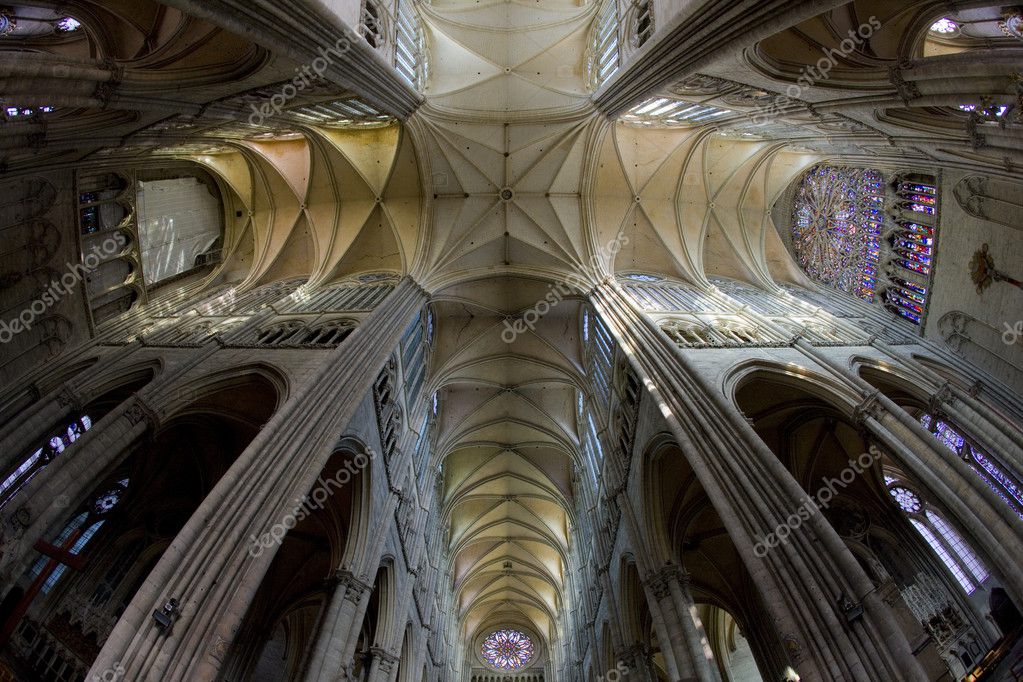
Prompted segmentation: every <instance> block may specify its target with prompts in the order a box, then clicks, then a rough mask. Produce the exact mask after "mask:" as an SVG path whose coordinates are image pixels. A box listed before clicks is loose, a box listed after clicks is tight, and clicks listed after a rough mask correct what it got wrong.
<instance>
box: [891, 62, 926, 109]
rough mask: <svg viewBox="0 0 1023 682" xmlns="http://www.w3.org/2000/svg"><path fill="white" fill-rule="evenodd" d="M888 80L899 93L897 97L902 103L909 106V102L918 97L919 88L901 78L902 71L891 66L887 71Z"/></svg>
mask: <svg viewBox="0 0 1023 682" xmlns="http://www.w3.org/2000/svg"><path fill="white" fill-rule="evenodd" d="M888 79H889V80H890V81H891V83H892V85H894V86H895V89H896V90H897V91H898V93H899V97H900V98H902V101H903V102H905V103H907V104H909V101H910V100H913V99H916V98H917V97H919V96H920V88H918V87H917V86H916V83H913V82H910V81H907V80H906V79H905V78H903V76H902V69H901V68H899V67H897V66H893V67H890V68H889V69H888Z"/></svg>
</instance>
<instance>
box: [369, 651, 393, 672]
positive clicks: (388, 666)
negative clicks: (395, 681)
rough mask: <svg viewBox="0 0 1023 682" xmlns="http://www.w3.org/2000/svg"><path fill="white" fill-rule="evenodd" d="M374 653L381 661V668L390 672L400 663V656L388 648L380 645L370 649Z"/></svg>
mask: <svg viewBox="0 0 1023 682" xmlns="http://www.w3.org/2000/svg"><path fill="white" fill-rule="evenodd" d="M369 652H370V653H371V654H372V655H373V658H374V659H376V660H377V661H379V662H380V663H379V667H380V670H381V671H383V672H385V673H389V672H391V671H392V670H394V668H395V666H397V665H398V656H397V655H396V654H393V653H391V652H390V651H388V650H387V649H381V648H380V647H373V648H371V649H370V650H369Z"/></svg>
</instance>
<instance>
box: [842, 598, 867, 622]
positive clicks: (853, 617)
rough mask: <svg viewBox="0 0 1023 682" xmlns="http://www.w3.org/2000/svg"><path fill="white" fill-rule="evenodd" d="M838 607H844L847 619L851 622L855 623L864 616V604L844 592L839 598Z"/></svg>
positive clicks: (843, 611) (843, 610)
mask: <svg viewBox="0 0 1023 682" xmlns="http://www.w3.org/2000/svg"><path fill="white" fill-rule="evenodd" d="M838 608H840V609H842V613H844V614H845V620H846V621H847V622H849V623H854V622H856V621H858V620H859V619H860V618H862V617H863V606H862V605H861V604H857V603H855V602H854V601H853V600H852V599H850V598H849V597H848V596H846V595H844V594H843V595H841V596H840V597H839V598H838Z"/></svg>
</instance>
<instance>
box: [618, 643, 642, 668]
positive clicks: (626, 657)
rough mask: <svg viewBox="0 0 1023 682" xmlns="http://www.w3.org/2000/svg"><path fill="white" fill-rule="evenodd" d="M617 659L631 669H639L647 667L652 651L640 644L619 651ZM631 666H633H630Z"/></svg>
mask: <svg viewBox="0 0 1023 682" xmlns="http://www.w3.org/2000/svg"><path fill="white" fill-rule="evenodd" d="M615 658H616V659H618V660H619V661H621V662H622V663H624V664H625V665H627V666H628V667H629V668H630V669H633V670H635V669H638V668H639V667H640V665H641V664H642V665H645V664H646V662H647V661H648V660H649V658H650V649H649V648H648V647H647V646H646V645H645V644H640V643H639V642H637V643H635V644H633V645H631V646H627V647H624V648H622V649H619V650H617V651H616V652H615ZM630 664H631V665H630Z"/></svg>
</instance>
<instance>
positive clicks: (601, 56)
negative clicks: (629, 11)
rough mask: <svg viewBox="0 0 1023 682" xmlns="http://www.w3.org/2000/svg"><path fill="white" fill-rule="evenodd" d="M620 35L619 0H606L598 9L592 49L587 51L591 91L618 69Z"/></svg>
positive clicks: (591, 41)
mask: <svg viewBox="0 0 1023 682" xmlns="http://www.w3.org/2000/svg"><path fill="white" fill-rule="evenodd" d="M620 36H621V34H620V32H619V15H618V0H605V1H604V4H602V5H601V6H600V9H599V10H598V11H597V18H596V20H595V22H594V24H593V31H592V33H591V34H590V49H589V51H588V52H587V65H588V68H587V72H588V74H589V86H590V90H591V91H595V90H597V89H599V88H600V86H601V85H603V84H604V83H606V82H607V81H608V80H609V79H610V78H611V76H613V75H614V74H615V73H616V72H617V71H618V67H619V64H620V51H621V37H620Z"/></svg>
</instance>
